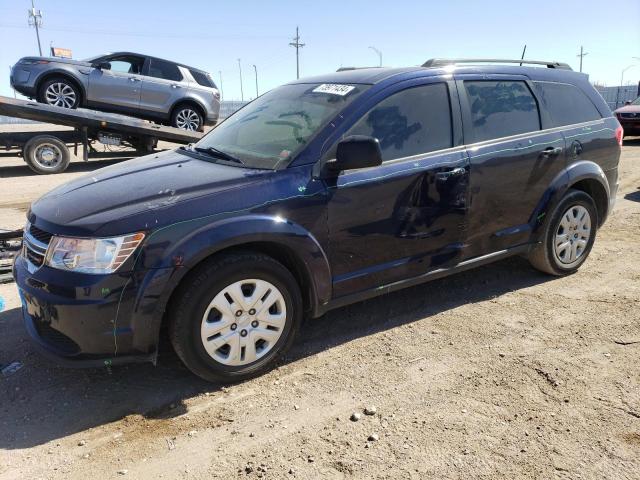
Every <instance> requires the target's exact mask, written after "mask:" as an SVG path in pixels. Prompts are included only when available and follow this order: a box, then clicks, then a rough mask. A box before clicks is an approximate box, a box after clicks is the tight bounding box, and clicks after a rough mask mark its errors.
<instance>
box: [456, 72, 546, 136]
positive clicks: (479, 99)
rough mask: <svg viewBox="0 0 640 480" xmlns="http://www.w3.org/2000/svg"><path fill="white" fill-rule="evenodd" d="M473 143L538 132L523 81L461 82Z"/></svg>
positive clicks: (532, 102)
mask: <svg viewBox="0 0 640 480" xmlns="http://www.w3.org/2000/svg"><path fill="white" fill-rule="evenodd" d="M464 87H465V90H466V92H467V97H468V99H469V108H470V110H471V129H472V131H473V138H474V141H476V142H481V141H484V140H489V139H492V138H501V137H508V136H511V135H517V134H519V133H526V132H533V131H535V130H540V113H539V111H538V105H537V103H536V100H535V98H534V97H533V95H532V94H531V91H530V90H529V87H528V86H527V84H526V83H525V82H519V81H507V82H494V81H485V80H482V81H465V82H464Z"/></svg>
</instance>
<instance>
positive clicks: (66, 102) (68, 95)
mask: <svg viewBox="0 0 640 480" xmlns="http://www.w3.org/2000/svg"><path fill="white" fill-rule="evenodd" d="M38 101H39V102H40V103H46V104H48V105H52V106H54V107H62V108H78V107H79V106H80V91H79V90H78V87H76V86H75V84H74V83H73V82H71V81H69V80H67V79H66V78H62V77H60V78H52V79H49V80H47V81H46V82H44V84H43V85H42V86H41V87H40V91H39V93H38Z"/></svg>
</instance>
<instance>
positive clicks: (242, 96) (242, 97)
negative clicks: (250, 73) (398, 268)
mask: <svg viewBox="0 0 640 480" xmlns="http://www.w3.org/2000/svg"><path fill="white" fill-rule="evenodd" d="M238 69H239V70H240V99H241V100H242V101H243V102H244V90H243V89H242V64H241V63H240V59H238Z"/></svg>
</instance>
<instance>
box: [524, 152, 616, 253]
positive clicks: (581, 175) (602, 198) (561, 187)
mask: <svg viewBox="0 0 640 480" xmlns="http://www.w3.org/2000/svg"><path fill="white" fill-rule="evenodd" d="M570 189H575V190H580V191H583V192H585V193H587V194H588V195H590V196H591V198H593V200H594V202H595V203H596V210H597V212H598V227H600V226H602V224H603V223H604V221H605V220H606V218H607V216H608V215H609V210H610V205H611V204H610V188H609V182H608V180H607V177H606V175H605V174H604V172H603V170H602V168H601V167H600V166H599V165H598V164H597V163H595V162H592V161H589V160H583V161H580V162H576V163H573V164H571V165H569V166H568V167H567V168H566V169H565V170H563V171H562V172H560V173H559V174H558V175H557V176H556V178H555V179H554V180H553V181H552V182H551V184H550V185H549V187H548V188H547V190H546V191H545V193H544V195H543V196H542V199H541V200H540V202H539V203H538V206H537V207H536V209H535V210H534V212H533V214H532V216H531V218H530V221H529V223H530V225H531V228H532V232H533V238H532V241H533V242H534V243H535V242H537V241H539V237H540V234H541V232H542V230H543V229H542V226H543V225H544V224H545V223H546V220H547V217H548V215H547V214H548V213H550V212H552V211H553V209H554V208H555V206H556V205H557V204H558V203H559V202H560V201H561V200H562V198H563V197H564V196H565V194H566V193H567V191H569V190H570Z"/></svg>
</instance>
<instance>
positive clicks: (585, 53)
mask: <svg viewBox="0 0 640 480" xmlns="http://www.w3.org/2000/svg"><path fill="white" fill-rule="evenodd" d="M587 55H589V53H588V52H585V51H584V49H583V48H582V45H580V53H579V54H578V55H576V57H580V72H582V59H583V58H584V57H586V56H587Z"/></svg>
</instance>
